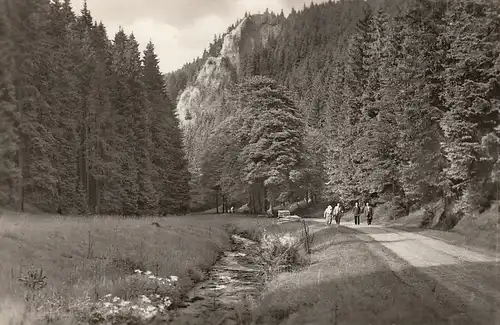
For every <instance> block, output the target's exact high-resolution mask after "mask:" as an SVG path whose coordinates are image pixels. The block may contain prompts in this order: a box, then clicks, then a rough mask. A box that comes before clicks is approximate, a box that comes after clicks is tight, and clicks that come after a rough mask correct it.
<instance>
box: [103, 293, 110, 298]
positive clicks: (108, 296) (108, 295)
mask: <svg viewBox="0 0 500 325" xmlns="http://www.w3.org/2000/svg"><path fill="white" fill-rule="evenodd" d="M111 296H112V294H110V293H108V294H107V295H105V296H104V298H111Z"/></svg>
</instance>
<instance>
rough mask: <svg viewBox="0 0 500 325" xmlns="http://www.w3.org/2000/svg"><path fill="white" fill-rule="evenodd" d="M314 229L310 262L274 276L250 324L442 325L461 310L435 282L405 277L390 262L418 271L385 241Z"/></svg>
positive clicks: (340, 230)
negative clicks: (409, 266)
mask: <svg viewBox="0 0 500 325" xmlns="http://www.w3.org/2000/svg"><path fill="white" fill-rule="evenodd" d="M314 231H315V234H314V242H313V245H312V252H311V256H310V263H309V264H308V265H307V266H305V267H302V268H301V269H300V270H298V271H295V272H282V273H280V274H278V275H276V276H275V277H273V279H272V280H271V281H270V282H268V283H267V285H266V289H265V290H264V291H263V294H262V300H261V302H260V304H259V306H258V307H256V308H255V309H253V311H252V320H251V321H250V322H248V324H287V325H299V324H318V325H322V324H325V325H326V324H346V325H347V324H349V325H352V324H360V325H361V324H443V323H448V322H445V320H446V319H447V318H450V319H451V318H452V317H455V315H457V314H460V310H457V309H456V306H454V305H452V304H451V303H450V304H449V303H448V302H445V301H444V300H443V297H444V296H446V297H447V298H448V299H451V298H450V297H451V294H450V293H443V295H444V296H436V295H435V294H434V292H433V290H435V285H434V288H433V284H432V282H431V281H428V282H426V281H424V280H423V279H420V278H419V280H418V281H416V282H415V283H412V282H405V281H406V280H407V279H406V278H407V277H404V279H405V280H404V281H403V280H402V279H403V277H402V276H401V275H400V274H398V272H395V271H394V269H392V268H391V267H390V266H389V264H388V262H387V261H389V260H390V261H391V263H395V265H398V269H402V270H405V272H408V273H409V274H411V275H414V273H415V270H413V269H411V268H408V269H406V266H405V263H404V262H403V261H402V260H399V259H397V258H396V257H395V256H393V255H392V254H391V253H389V252H388V251H387V250H386V249H384V248H383V247H382V246H381V245H380V244H378V243H376V242H373V241H370V240H368V239H366V238H362V236H361V237H360V236H359V235H358V234H357V233H356V232H355V231H354V230H351V229H348V228H345V227H339V228H337V227H335V226H334V227H325V226H322V227H321V228H316V229H315V230H314ZM381 256H385V257H384V258H382V259H381ZM386 258H387V259H388V260H386ZM440 290H441V289H440ZM443 291H444V289H443ZM436 306H440V307H439V308H442V309H439V312H438V311H436V310H437V308H436ZM456 324H467V323H466V322H460V321H457V323H456Z"/></svg>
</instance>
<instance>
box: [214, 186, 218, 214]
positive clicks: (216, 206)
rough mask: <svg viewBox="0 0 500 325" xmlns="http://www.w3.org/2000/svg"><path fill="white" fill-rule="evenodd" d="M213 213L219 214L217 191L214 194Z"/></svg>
mask: <svg viewBox="0 0 500 325" xmlns="http://www.w3.org/2000/svg"><path fill="white" fill-rule="evenodd" d="M215 211H216V212H217V214H219V190H217V191H216V192H215Z"/></svg>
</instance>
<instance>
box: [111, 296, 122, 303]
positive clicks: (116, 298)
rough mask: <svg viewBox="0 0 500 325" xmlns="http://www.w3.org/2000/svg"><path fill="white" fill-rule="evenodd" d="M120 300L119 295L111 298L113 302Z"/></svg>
mask: <svg viewBox="0 0 500 325" xmlns="http://www.w3.org/2000/svg"><path fill="white" fill-rule="evenodd" d="M120 300H121V299H120V297H114V298H113V302H118V301H120Z"/></svg>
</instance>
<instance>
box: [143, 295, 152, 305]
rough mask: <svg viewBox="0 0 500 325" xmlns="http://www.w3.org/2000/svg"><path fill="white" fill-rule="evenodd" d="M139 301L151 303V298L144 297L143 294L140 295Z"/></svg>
mask: <svg viewBox="0 0 500 325" xmlns="http://www.w3.org/2000/svg"><path fill="white" fill-rule="evenodd" d="M141 301H142V302H143V303H145V304H150V303H151V300H150V299H149V298H148V297H146V296H145V295H142V296H141Z"/></svg>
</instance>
